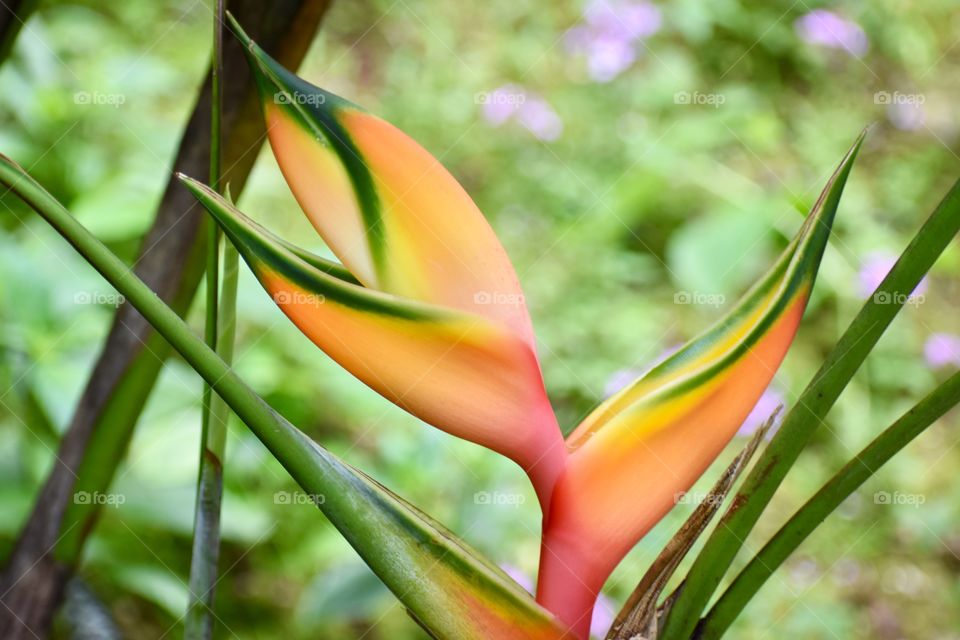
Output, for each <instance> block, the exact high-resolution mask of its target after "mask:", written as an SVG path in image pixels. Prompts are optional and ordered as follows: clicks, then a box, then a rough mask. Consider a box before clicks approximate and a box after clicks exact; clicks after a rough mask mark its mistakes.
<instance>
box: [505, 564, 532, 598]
mask: <svg viewBox="0 0 960 640" xmlns="http://www.w3.org/2000/svg"><path fill="white" fill-rule="evenodd" d="M500 568H501V569H503V572H504V573H505V574H507V575H508V576H510V577H511V578H513V581H514V582H516V583H517V584H518V585H520V586H521V587H523V588H524V589H526V590H527V591H528V592H529V593H533V589H534V587H533V580H531V579H530V576H528V575H527V574H526V573H525V572H524V570H523V569H521V568H520V567H515V566H514V565H512V564H507V563H504V564H501V565H500Z"/></svg>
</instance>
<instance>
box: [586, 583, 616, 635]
mask: <svg viewBox="0 0 960 640" xmlns="http://www.w3.org/2000/svg"><path fill="white" fill-rule="evenodd" d="M616 615H617V612H616V608H615V605H614V604H613V600H611V599H610V598H608V597H607V596H605V595H603V594H602V593H601V594H600V597H599V598H597V603H596V604H595V605H593V619H592V620H591V621H590V635H591V636H593V637H595V638H605V637H606V636H607V632H608V631H609V630H610V625H612V624H613V620H614V618H616Z"/></svg>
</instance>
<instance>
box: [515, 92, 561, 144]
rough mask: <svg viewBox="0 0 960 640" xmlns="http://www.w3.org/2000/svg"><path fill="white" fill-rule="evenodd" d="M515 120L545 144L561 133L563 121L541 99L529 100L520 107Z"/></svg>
mask: <svg viewBox="0 0 960 640" xmlns="http://www.w3.org/2000/svg"><path fill="white" fill-rule="evenodd" d="M517 119H518V120H519V121H520V124H522V125H523V126H524V127H526V128H527V130H528V131H529V132H530V133H532V134H533V135H534V136H535V137H537V138H539V139H540V140H544V141H545V142H552V141H554V140H556V139H557V138H559V137H560V134H561V133H563V120H561V119H560V116H558V115H557V112H556V111H554V110H553V107H551V106H550V105H549V104H547V102H546V101H545V100H543V99H541V98H531V99H530V100H527V101H526V102H524V103H523V104H522V105H520V110H519V112H518V114H517Z"/></svg>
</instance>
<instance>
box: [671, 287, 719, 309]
mask: <svg viewBox="0 0 960 640" xmlns="http://www.w3.org/2000/svg"><path fill="white" fill-rule="evenodd" d="M726 302H727V296H725V295H723V294H722V293H705V292H703V291H677V292H676V293H675V294H673V304H695V305H702V306H710V307H713V308H714V309H718V308H720V307H722V306H723V305H724V304H725V303H726Z"/></svg>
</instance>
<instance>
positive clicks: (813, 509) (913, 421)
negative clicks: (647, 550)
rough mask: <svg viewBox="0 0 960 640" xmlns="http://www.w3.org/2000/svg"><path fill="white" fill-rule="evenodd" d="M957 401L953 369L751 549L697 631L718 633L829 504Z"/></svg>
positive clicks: (959, 378)
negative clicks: (760, 544)
mask: <svg viewBox="0 0 960 640" xmlns="http://www.w3.org/2000/svg"><path fill="white" fill-rule="evenodd" d="M958 402H960V373H955V374H953V375H952V376H951V377H950V378H948V379H947V380H946V382H944V383H943V384H941V385H940V386H939V387H937V388H936V389H934V391H933V392H931V393H930V394H929V395H927V396H926V397H925V398H924V399H923V400H921V401H920V402H919V403H917V405H916V406H914V407H913V408H912V409H910V410H909V411H908V412H907V413H905V414H904V415H903V416H901V417H900V419H899V420H897V421H896V422H894V423H893V424H892V425H890V427H888V428H887V429H886V430H885V431H884V432H883V433H881V434H880V435H879V436H877V437H876V438H875V439H874V440H873V441H872V442H871V443H870V444H869V445H867V447H866V448H865V449H864V450H863V451H861V452H860V453H858V454H857V455H856V456H855V457H854V458H853V459H852V460H851V461H850V462H848V463H847V464H846V466H844V467H843V468H842V469H841V470H840V471H839V472H838V473H837V474H836V475H835V476H833V477H832V478H831V479H830V481H829V482H827V483H826V484H825V485H823V487H822V488H821V489H820V490H819V491H818V492H817V493H816V494H815V495H814V496H813V497H812V498H810V500H808V501H807V503H806V504H805V505H803V506H802V507H801V508H800V509H799V510H797V512H796V513H795V514H794V515H793V517H792V518H790V520H788V521H787V523H786V524H785V525H783V527H781V528H780V530H779V531H778V532H777V533H776V535H774V536H773V538H771V539H770V541H769V542H767V544H766V545H764V547H763V548H762V549H761V550H760V552H759V553H757V555H755V556H754V557H753V558H752V559H751V560H750V562H749V563H748V564H747V566H746V567H744V568H743V570H742V571H741V572H740V574H739V575H738V576H737V577H736V578H735V579H734V581H733V582H732V583H731V584H730V586H729V587H727V590H726V591H725V592H724V593H723V595H722V596H720V599H719V600H717V603H716V604H715V605H713V608H712V609H711V610H710V612H709V613H708V614H707V615H706V616H705V617H704V619H703V620H702V621H701V623H700V627H699V629H698V633H697V634H696V637H697V638H698V639H702V640H708V639H713V638H719V637H720V636H722V635H723V633H724V632H725V631H726V630H727V628H729V626H730V624H731V623H732V622H733V621H734V619H735V618H736V617H737V616H738V615H739V614H740V612H741V611H743V608H744V607H745V606H746V604H747V603H748V602H749V601H750V599H751V598H752V597H753V596H754V595H756V593H757V591H758V590H759V589H760V587H761V586H763V584H764V583H765V582H766V581H767V579H768V578H769V577H770V576H771V575H772V574H773V572H774V571H775V570H776V569H777V567H779V566H780V565H781V564H783V561H784V560H786V559H787V557H788V556H789V555H790V554H791V553H793V551H794V550H795V549H796V548H797V547H798V546H800V544H801V543H802V542H803V541H804V540H805V539H806V538H807V536H809V535H810V534H811V533H813V530H814V529H816V528H817V526H819V525H820V523H821V522H823V520H824V518H826V517H827V516H828V515H830V514H831V513H832V512H833V510H834V509H836V508H837V507H839V506H840V504H841V503H842V502H843V501H844V500H846V499H847V498H848V497H849V496H850V494H852V493H853V492H854V491H856V490H857V489H858V488H859V487H860V485H862V484H863V483H864V482H866V480H867V479H868V478H870V476H872V475H873V474H874V473H875V472H876V471H877V470H878V469H879V468H880V467H881V466H883V465H884V464H885V463H886V462H887V461H888V460H889V459H890V458H892V457H893V456H894V455H896V454H897V453H898V452H899V451H900V450H901V449H903V448H904V447H905V446H907V445H908V444H909V443H910V442H911V441H912V440H913V439H914V438H916V437H917V436H918V435H920V434H921V433H922V432H923V431H924V430H925V429H926V428H927V427H929V426H930V425H932V424H933V423H934V422H936V421H937V420H939V419H940V418H941V417H943V415H944V414H945V413H946V412H947V411H949V410H950V409H951V408H953V407H954V406H956V404H957V403H958Z"/></svg>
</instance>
